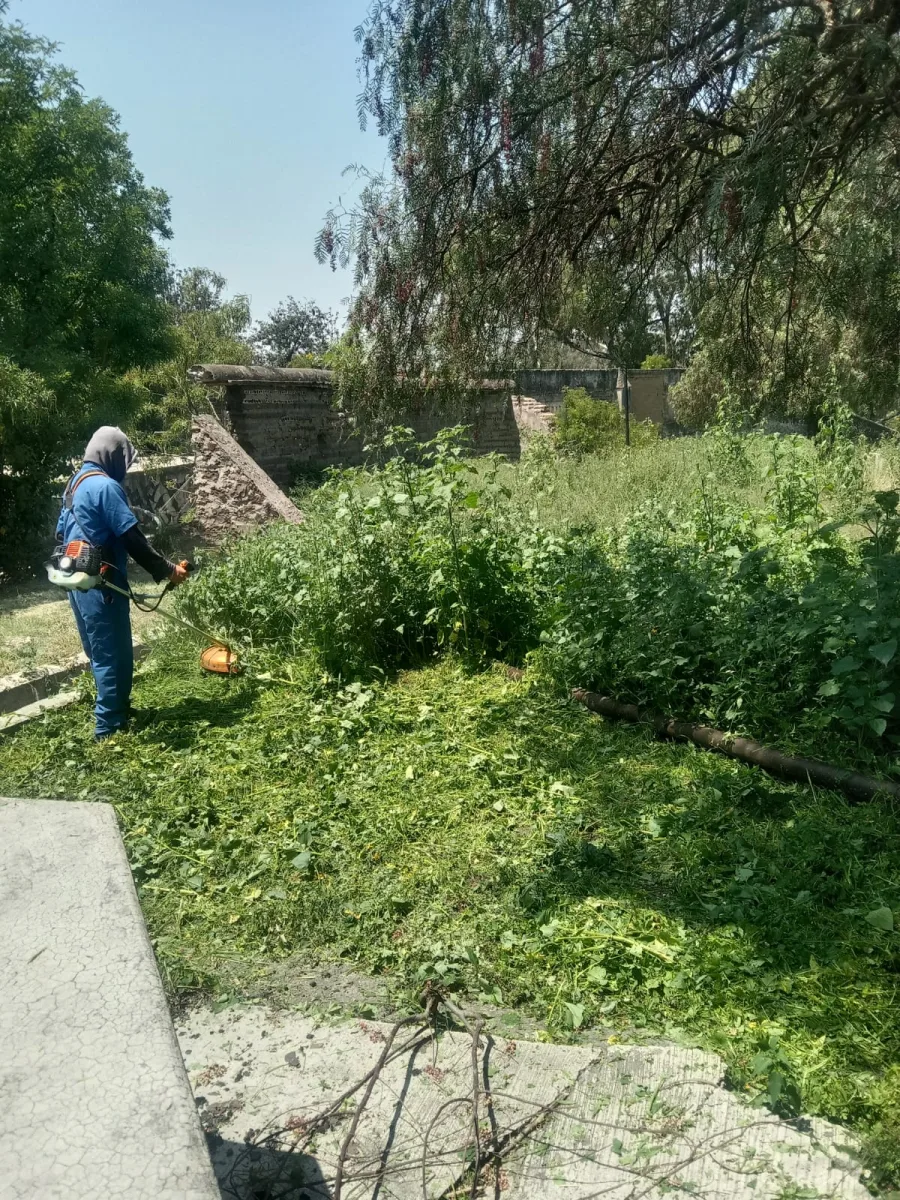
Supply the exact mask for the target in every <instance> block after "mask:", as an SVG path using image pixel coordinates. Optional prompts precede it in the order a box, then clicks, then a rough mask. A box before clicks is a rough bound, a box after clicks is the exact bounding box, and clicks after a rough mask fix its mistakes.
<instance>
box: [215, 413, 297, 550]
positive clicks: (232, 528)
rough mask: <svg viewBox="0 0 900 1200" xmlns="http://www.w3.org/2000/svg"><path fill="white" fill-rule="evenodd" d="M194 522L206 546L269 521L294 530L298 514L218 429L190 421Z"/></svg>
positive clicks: (262, 472)
mask: <svg viewBox="0 0 900 1200" xmlns="http://www.w3.org/2000/svg"><path fill="white" fill-rule="evenodd" d="M191 441H192V443H193V447H194V518H195V522H196V526H197V528H198V531H199V532H200V534H201V535H202V537H203V538H204V539H205V540H206V541H209V542H221V541H222V540H224V539H225V538H227V537H232V536H235V535H237V534H241V533H246V532H247V531H248V530H250V529H253V528H255V527H256V526H259V525H265V524H267V523H268V522H270V521H287V522H289V523H290V524H294V525H296V524H298V523H299V522H300V521H302V520H303V514H302V513H301V512H300V510H299V509H298V508H297V507H296V505H294V504H293V503H292V502H291V501H290V500H289V499H288V498H287V496H286V495H285V494H284V492H282V491H281V489H280V488H279V487H278V486H277V485H276V484H275V483H274V482H273V481H272V479H270V478H269V476H268V475H267V474H266V472H265V471H264V470H263V469H262V467H260V466H259V464H258V463H256V462H254V461H253V459H252V458H251V457H250V455H249V454H247V453H246V452H245V451H244V450H243V449H242V448H241V447H240V446H239V445H238V444H237V442H236V441H235V440H234V438H232V437H231V436H230V435H229V434H228V433H227V432H226V431H225V430H224V429H223V428H222V426H221V425H220V424H219V422H218V421H217V420H216V419H215V418H214V417H207V416H199V417H195V418H194V420H193V423H192V426H191Z"/></svg>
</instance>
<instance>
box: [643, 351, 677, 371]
mask: <svg viewBox="0 0 900 1200" xmlns="http://www.w3.org/2000/svg"><path fill="white" fill-rule="evenodd" d="M671 365H672V360H671V359H670V358H669V356H668V355H667V354H648V355H647V357H646V358H645V359H644V361H643V362H642V363H641V370H642V371H664V370H665V369H666V368H667V367H671Z"/></svg>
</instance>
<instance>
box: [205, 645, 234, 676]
mask: <svg viewBox="0 0 900 1200" xmlns="http://www.w3.org/2000/svg"><path fill="white" fill-rule="evenodd" d="M200 666H201V667H202V668H203V670H204V671H211V672H212V673H213V674H214V675H237V674H238V672H239V671H240V669H241V667H240V663H239V662H238V656H237V655H236V654H235V652H234V651H233V650H231V649H229V647H228V646H223V645H221V644H220V643H218V642H217V643H216V644H215V645H213V646H208V647H207V648H206V649H205V650H204V651H203V653H202V654H201V655H200Z"/></svg>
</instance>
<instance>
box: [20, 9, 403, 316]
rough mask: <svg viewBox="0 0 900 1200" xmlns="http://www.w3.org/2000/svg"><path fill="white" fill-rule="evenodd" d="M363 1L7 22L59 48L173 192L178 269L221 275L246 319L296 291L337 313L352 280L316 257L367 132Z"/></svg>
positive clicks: (367, 147) (113, 12)
mask: <svg viewBox="0 0 900 1200" xmlns="http://www.w3.org/2000/svg"><path fill="white" fill-rule="evenodd" d="M366 8H367V3H366V0H327V2H318V3H317V2H315V0H253V2H249V0H12V3H11V4H10V11H9V13H8V16H7V19H18V20H21V21H22V22H23V24H24V25H25V26H26V27H27V28H28V29H29V30H30V31H31V32H33V33H37V34H42V35H44V36H46V37H49V38H52V39H53V40H54V41H56V42H59V43H60V51H59V58H60V61H61V62H63V63H65V65H66V66H69V67H71V68H73V69H74V70H75V72H76V73H77V75H78V77H79V80H80V82H81V84H82V87H83V88H84V90H85V92H86V93H87V94H89V95H96V96H102V97H103V99H104V100H105V101H106V102H107V103H108V104H109V105H111V106H112V107H113V108H114V109H116V111H117V112H118V113H119V114H120V115H121V118H122V128H123V129H124V130H125V132H126V133H127V134H128V137H129V142H130V145H131V149H132V153H133V155H134V159H135V162H136V164H137V166H138V168H139V169H140V170H141V171H142V172H143V174H144V177H145V179H146V180H147V182H148V183H150V184H153V185H154V186H157V187H161V188H163V189H164V190H165V191H167V192H168V193H169V196H170V197H171V203H172V224H173V229H174V235H175V236H174V238H173V240H172V242H171V243H170V250H171V252H172V254H173V257H174V259H175V261H176V262H177V263H178V264H179V265H180V266H185V267H187V266H204V267H211V268H213V269H214V270H217V271H219V272H221V274H223V275H224V276H225V277H226V278H227V279H228V283H229V290H230V291H231V292H246V293H247V294H248V295H249V296H250V298H251V303H252V308H253V315H254V317H255V318H258V317H262V316H264V315H265V314H266V312H268V311H269V310H270V309H271V308H272V307H273V306H274V305H275V304H276V303H277V302H278V301H279V300H281V299H283V298H284V297H286V296H287V295H288V294H292V295H294V296H297V297H298V298H301V297H310V298H312V299H314V300H317V301H318V302H319V303H320V304H322V305H323V307H329V308H334V309H339V310H340V311H341V312H343V311H345V310H344V309H343V305H342V301H343V300H344V299H345V298H346V297H347V296H348V295H349V293H350V290H351V278H350V273H349V272H342V271H338V272H336V273H333V272H332V271H331V270H330V269H329V268H327V267H320V266H319V265H318V263H317V262H316V260H315V258H314V256H313V250H312V247H313V239H314V237H315V234H316V232H317V231H318V229H319V228H320V226H321V224H322V218H323V216H324V215H325V212H326V211H327V209H328V208H329V206H330V205H331V204H332V203H333V202H335V201H337V200H338V198H339V197H341V196H347V195H348V193H349V192H351V190H352V186H353V185H352V182H351V180H350V179H349V178H343V177H342V172H343V170H344V168H345V167H347V166H348V165H350V164H351V163H361V164H364V165H366V166H368V167H369V168H370V169H375V170H377V169H380V168H381V167H382V166H383V165H384V160H385V153H386V151H385V143H384V141H383V140H382V139H379V138H378V137H377V136H376V135H375V133H374V132H373V131H370V132H367V133H363V132H362V131H361V130H360V128H359V124H358V121H357V116H356V97H357V94H358V92H359V90H360V84H359V81H358V78H357V74H356V58H357V53H358V50H357V46H356V42H355V40H354V37H353V30H354V28H355V27H356V26H357V25H358V24H360V22H361V21H362V19H363V17H364V15H365V12H366Z"/></svg>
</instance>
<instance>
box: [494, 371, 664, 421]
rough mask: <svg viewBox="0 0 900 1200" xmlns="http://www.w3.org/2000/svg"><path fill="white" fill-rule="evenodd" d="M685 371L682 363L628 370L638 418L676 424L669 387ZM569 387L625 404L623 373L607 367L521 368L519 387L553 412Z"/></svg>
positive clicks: (634, 414) (517, 382) (635, 415)
mask: <svg viewBox="0 0 900 1200" xmlns="http://www.w3.org/2000/svg"><path fill="white" fill-rule="evenodd" d="M683 374H684V370H683V369H682V368H680V367H669V368H667V369H665V370H662V371H629V372H628V383H629V387H630V389H631V412H632V415H633V416H634V418H635V420H637V421H653V422H654V424H656V425H660V426H661V427H662V428H664V429H672V428H674V427H675V425H676V422H675V414H674V412H673V411H672V405H671V404H670V402H669V390H670V388H673V387H674V386H675V384H676V383H677V382H678V381H679V379H680V378H681V376H682V375H683ZM567 388H584V390H585V391H586V392H587V393H588V395H589V396H593V397H594V398H595V399H596V400H609V401H611V402H613V403H617V404H618V405H619V407H620V408H621V407H622V406H623V398H622V375H621V372H619V371H617V370H608V371H578V370H559V371H519V372H518V373H517V374H516V390H517V391H518V392H519V393H520V394H521V395H522V396H528V397H531V398H533V399H534V400H537V401H539V402H540V403H541V404H543V405H544V406H545V407H546V408H547V409H548V410H549V411H550V412H552V413H556V412H559V410H560V408H561V407H562V403H563V397H564V394H565V391H566V389H567Z"/></svg>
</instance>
